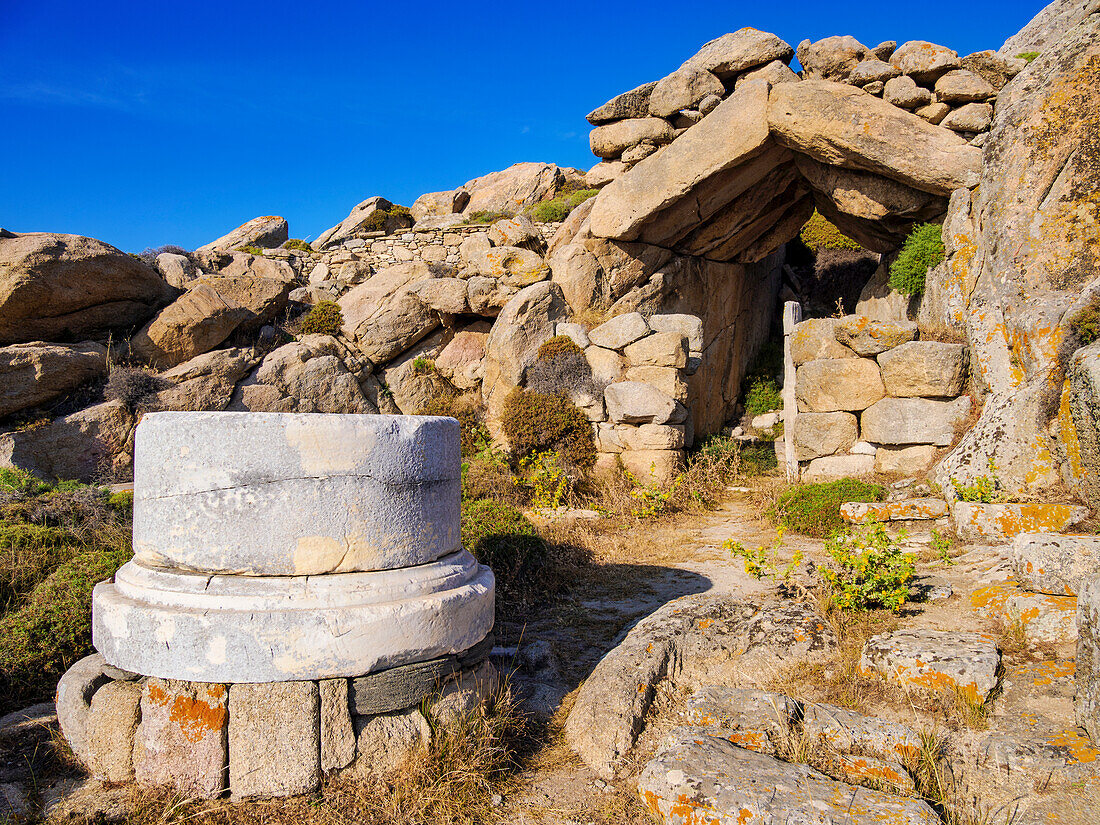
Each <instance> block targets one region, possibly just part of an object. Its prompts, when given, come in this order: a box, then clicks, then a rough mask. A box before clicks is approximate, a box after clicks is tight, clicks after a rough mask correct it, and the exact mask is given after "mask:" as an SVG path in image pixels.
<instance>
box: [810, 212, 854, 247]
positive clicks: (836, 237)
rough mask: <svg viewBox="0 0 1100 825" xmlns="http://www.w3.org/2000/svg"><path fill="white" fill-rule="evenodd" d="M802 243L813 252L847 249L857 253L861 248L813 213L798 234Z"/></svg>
mask: <svg viewBox="0 0 1100 825" xmlns="http://www.w3.org/2000/svg"><path fill="white" fill-rule="evenodd" d="M798 237H799V238H800V239H801V240H802V243H804V244H806V246H808V247H809V248H810V249H812V250H814V251H815V252H816V251H817V250H819V249H848V250H851V251H853V252H859V251H861V250H862V249H863V247H862V246H861V245H860V244H859V242H858V241H854V240H852V239H851V238H849V237H848V236H847V235H845V234H844V233H843V232H841V231H840V230H839V229H837V228H836V227H835V226H833V225H832V224H831V223H829V221H827V220H825V218H824V217H823V216H822V215H821V213H819V212H816V211H815V212H814V213H813V215H811V216H810V219H809V220H808V221H806V224H805V226H803V227H802V231H801V232H800V233H799V234H798Z"/></svg>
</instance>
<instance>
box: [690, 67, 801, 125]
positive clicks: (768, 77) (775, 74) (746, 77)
mask: <svg viewBox="0 0 1100 825" xmlns="http://www.w3.org/2000/svg"><path fill="white" fill-rule="evenodd" d="M754 80H765V81H767V83H768V85H769V86H774V85H776V84H777V83H797V82H798V81H799V80H800V78H799V76H798V75H796V74H795V73H794V72H793V71H791V67H790V66H788V65H787V64H786V63H784V62H783V61H782V60H773V61H772V62H771V63H769V64H767V65H766V66H761V67H760V68H759V69H753V70H752V71H751V72H745V73H744V74H743V75H741V76H740V77H738V78H737V81H736V82H735V83H734V85H733V89H734V91H737V88H738V87H739V86H743V85H744V84H746V83H751V82H752V81H754ZM708 99H710V98H703V100H701V101H699V103H698V106H699V110H700V112H702V109H703V103H704V102H705V101H707V100H708ZM718 103H721V98H719V100H718V102H717V103H715V104H714V107H716V106H717V105H718ZM714 107H711V111H713V109H714ZM708 114H709V112H708Z"/></svg>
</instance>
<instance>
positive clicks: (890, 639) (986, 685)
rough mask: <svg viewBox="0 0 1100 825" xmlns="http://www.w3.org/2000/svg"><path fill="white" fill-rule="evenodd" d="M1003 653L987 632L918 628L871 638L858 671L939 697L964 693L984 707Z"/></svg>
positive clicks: (865, 647) (861, 658) (866, 645)
mask: <svg viewBox="0 0 1100 825" xmlns="http://www.w3.org/2000/svg"><path fill="white" fill-rule="evenodd" d="M1000 662H1001V653H1000V651H999V650H998V649H997V645H996V644H995V643H994V641H993V638H992V637H991V636H988V635H986V634H984V633H968V632H962V631H954V630H933V629H930V628H918V629H914V630H897V631H894V632H893V633H880V634H879V635H877V636H872V637H871V638H870V639H868V640H867V644H865V645H864V646H863V653H862V655H861V656H860V660H859V669H860V671H861V672H862V673H864V674H865V675H870V674H873V673H879V674H881V675H883V676H885V677H887V678H888V679H894V680H896V681H898V682H900V683H901V684H902V685H911V686H913V687H919V688H924V689H925V690H930V691H937V692H951V691H955V690H957V691H959V692H961V693H963V694H964V695H966V696H968V697H969V698H970V699H971V700H972V701H976V702H984V701H985V699H986V697H988V696H989V694H990V692H991V691H992V690H993V688H994V687H996V685H997V669H998V666H999V665H1000Z"/></svg>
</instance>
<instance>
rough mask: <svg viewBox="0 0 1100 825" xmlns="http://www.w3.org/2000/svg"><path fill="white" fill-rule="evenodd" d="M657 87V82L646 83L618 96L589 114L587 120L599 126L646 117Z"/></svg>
mask: <svg viewBox="0 0 1100 825" xmlns="http://www.w3.org/2000/svg"><path fill="white" fill-rule="evenodd" d="M656 85H657V81H656V80H654V81H653V82H652V83H644V84H642V85H641V86H638V87H637V88H636V89H631V90H630V91H629V92H623V93H622V94H620V95H616V96H615V97H613V98H611V100H609V101H607V103H605V104H603V106H599V107H597V108H595V109H593V110H592V111H591V112H589V113H588V114H587V115H586V116H585V119H586V120H587V121H588V122H589V123H591V124H592V125H593V126H599V125H600V124H602V123H611V122H612V121H615V120H627V119H630V118H637V117H645V116H646V115H647V114H649V95H650V92H652V91H653V87H654V86H656Z"/></svg>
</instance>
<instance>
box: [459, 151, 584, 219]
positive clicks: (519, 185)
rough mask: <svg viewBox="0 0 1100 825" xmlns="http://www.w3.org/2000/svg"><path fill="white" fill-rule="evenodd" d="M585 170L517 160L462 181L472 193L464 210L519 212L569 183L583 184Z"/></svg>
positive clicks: (466, 212)
mask: <svg viewBox="0 0 1100 825" xmlns="http://www.w3.org/2000/svg"><path fill="white" fill-rule="evenodd" d="M583 181H584V172H583V171H581V170H580V169H573V168H571V167H561V166H558V165H557V164H555V163H534V162H530V161H528V162H524V163H514V164H512V165H511V166H509V167H508V168H507V169H501V170H500V171H498V172H490V173H489V174H487V175H482V176H481V177H479V178H474V179H473V180H471V181H467V182H466V183H465V184H463V185H462V187H461V188H462V189H464V190H465V191H467V192H469V193H470V200H469V201H468V202H467V204H466V206H465V208H464V209H463V210H462V213H463V214H465V215H470V214H472V213H474V212H507V213H509V214H515V213H516V212H519V211H521V210H522V209H523V207H525V206H532V205H534V204H536V203H538V202H539V201H542V200H547V199H548V198H553V197H554V196H555V195H557V194H558V192H559V191H560V190H561V189H562V188H563V187H564V186H565V185H566V184H567V183H570V182H572V183H577V184H580V183H582V182H583Z"/></svg>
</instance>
